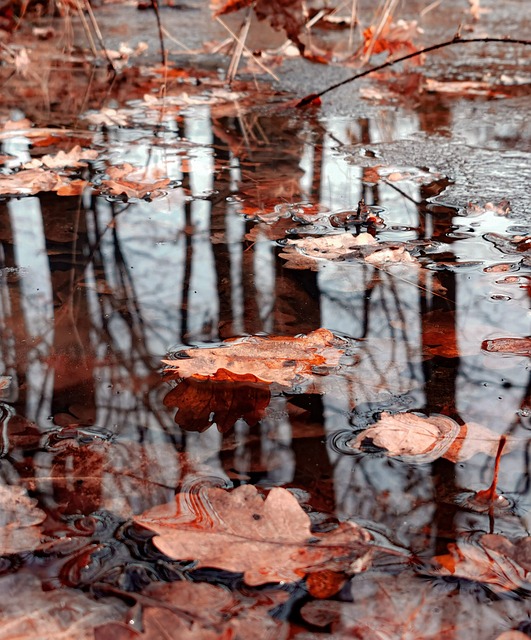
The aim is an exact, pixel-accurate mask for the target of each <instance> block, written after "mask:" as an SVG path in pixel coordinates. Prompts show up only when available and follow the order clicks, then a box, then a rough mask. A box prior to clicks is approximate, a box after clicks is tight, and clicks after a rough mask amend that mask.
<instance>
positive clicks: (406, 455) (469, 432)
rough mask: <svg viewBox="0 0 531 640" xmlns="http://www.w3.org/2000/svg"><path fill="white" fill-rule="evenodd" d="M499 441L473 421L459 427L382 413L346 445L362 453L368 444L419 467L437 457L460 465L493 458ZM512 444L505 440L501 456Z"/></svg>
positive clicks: (438, 418)
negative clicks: (483, 456)
mask: <svg viewBox="0 0 531 640" xmlns="http://www.w3.org/2000/svg"><path fill="white" fill-rule="evenodd" d="M499 442H500V436H499V434H497V433H495V432H494V431H491V430H490V429H487V428H486V427H483V426H482V425H479V424H476V423H473V422H469V423H467V424H464V425H461V426H460V425H458V424H457V423H456V422H455V421H454V420H452V419H451V418H449V417H447V416H443V415H439V414H432V415H430V416H428V417H425V416H420V415H417V414H414V413H407V412H406V413H397V414H390V413H387V412H385V411H384V412H383V413H382V414H381V416H380V419H379V420H378V422H376V423H375V424H373V425H371V426H370V427H369V428H367V429H365V430H364V431H362V432H360V433H359V434H358V435H357V436H356V438H354V439H353V440H351V442H350V446H351V447H352V448H353V449H358V450H361V451H363V449H364V447H365V446H366V445H367V444H368V443H370V444H371V445H376V446H377V447H379V448H381V449H382V450H384V451H385V452H386V453H387V455H389V456H393V457H400V458H401V459H402V460H405V461H408V462H413V463H419V464H421V463H424V462H432V461H433V460H436V459H437V458H446V459H447V460H451V461H452V462H458V461H459V462H460V461H463V460H468V459H470V458H472V457H473V456H475V455H476V454H477V453H484V454H486V455H489V456H495V455H496V451H497V450H498V445H499ZM516 444H517V441H515V440H512V439H508V440H507V445H506V447H505V448H504V451H503V453H504V454H506V453H509V451H511V450H513V449H514V447H515V445H516Z"/></svg>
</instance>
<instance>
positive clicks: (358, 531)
mask: <svg viewBox="0 0 531 640" xmlns="http://www.w3.org/2000/svg"><path fill="white" fill-rule="evenodd" d="M135 522H137V524H140V525H142V526H143V527H146V528H147V529H149V530H151V531H154V532H155V533H156V534H158V535H157V536H156V537H155V538H154V539H153V541H154V543H155V546H156V547H157V548H158V549H159V550H160V551H162V553H164V554H166V555H167V556H169V557H171V558H174V559H178V560H195V561H197V565H198V566H199V567H214V568H218V569H224V570H226V571H234V572H238V573H243V574H244V579H245V582H246V583H247V584H249V585H254V586H256V585H260V584H266V583H267V582H283V581H286V582H294V581H296V580H300V579H301V578H302V577H303V576H304V575H305V574H307V573H309V572H313V571H316V570H320V569H327V568H343V569H347V568H348V567H349V566H350V564H351V563H352V561H353V560H354V559H355V558H358V557H359V556H361V555H364V554H365V553H366V552H367V551H368V549H369V546H368V543H369V541H370V535H369V533H368V532H367V531H365V530H364V529H362V528H361V527H358V526H357V525H355V524H353V523H351V522H349V523H344V524H342V525H340V526H339V527H338V528H337V529H335V530H334V531H331V532H329V533H327V534H312V532H311V529H310V518H309V517H308V515H307V514H306V513H305V512H304V511H303V509H302V507H301V506H300V505H299V503H298V502H297V499H296V498H295V496H293V495H292V494H291V493H290V492H289V491H287V490H286V489H282V488H280V487H275V488H273V489H272V490H271V491H270V492H269V494H268V496H267V497H266V499H265V500H264V499H263V497H262V496H261V495H260V494H259V493H258V490H257V489H256V487H254V486H253V485H242V486H240V487H238V488H237V489H234V491H232V492H228V491H226V490H224V489H219V488H208V489H203V490H201V491H200V492H198V493H196V494H182V493H181V494H178V495H177V496H176V500H175V502H174V503H170V504H168V505H163V506H159V507H155V508H154V509H151V510H149V511H147V512H146V513H144V514H142V515H141V516H137V517H136V518H135Z"/></svg>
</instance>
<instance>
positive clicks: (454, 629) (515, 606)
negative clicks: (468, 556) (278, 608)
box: [301, 571, 530, 640]
mask: <svg viewBox="0 0 531 640" xmlns="http://www.w3.org/2000/svg"><path fill="white" fill-rule="evenodd" d="M350 594H351V599H352V602H340V601H338V600H321V601H314V602H309V603H306V604H305V605H304V606H303V607H302V609H301V615H302V617H303V618H304V620H306V621H307V622H308V623H310V624H312V625H315V626H317V627H319V628H326V631H327V633H326V635H325V634H319V635H317V634H316V635H315V638H316V639H317V638H321V637H322V638H323V639H324V638H328V637H331V638H334V640H335V639H337V640H340V639H341V640H343V639H345V640H346V638H359V639H363V640H384V639H385V640H395V639H396V640H398V639H399V638H400V639H401V640H469V639H470V638H492V637H494V635H493V634H495V633H500V632H501V631H504V630H506V629H507V628H508V627H509V626H512V625H513V624H514V623H515V622H516V621H519V620H525V619H526V618H527V615H528V613H529V611H530V606H529V605H528V604H527V603H526V601H525V600H524V601H522V600H521V599H518V600H509V599H508V600H500V601H494V602H492V601H490V600H489V601H487V602H485V600H481V599H479V598H478V597H477V595H476V594H470V593H467V592H466V591H460V592H459V593H456V591H455V589H451V585H448V588H441V585H439V584H437V583H433V582H430V581H429V580H426V578H425V577H419V576H418V575H415V574H414V573H413V572H409V571H403V572H401V573H400V574H399V575H389V574H386V573H383V572H379V573H374V572H371V575H370V579H369V576H368V575H367V574H360V575H359V576H355V577H354V578H352V580H351V588H350Z"/></svg>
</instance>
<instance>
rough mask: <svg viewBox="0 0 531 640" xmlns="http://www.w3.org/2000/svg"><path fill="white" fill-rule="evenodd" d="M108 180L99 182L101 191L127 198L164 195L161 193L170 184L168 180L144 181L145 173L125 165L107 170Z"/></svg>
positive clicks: (127, 164)
mask: <svg viewBox="0 0 531 640" xmlns="http://www.w3.org/2000/svg"><path fill="white" fill-rule="evenodd" d="M107 175H108V176H109V179H106V180H102V181H101V191H102V192H104V193H109V194H110V195H115V196H121V195H125V196H126V197H127V198H145V197H146V196H149V197H150V198H152V199H153V198H156V197H160V196H163V195H165V192H164V191H162V189H164V188H165V187H167V186H168V185H169V184H170V179H169V178H162V179H154V180H150V179H146V177H145V172H144V170H142V169H137V168H135V167H133V166H132V165H130V164H129V163H127V162H126V163H125V164H123V165H120V166H117V167H109V168H108V169H107Z"/></svg>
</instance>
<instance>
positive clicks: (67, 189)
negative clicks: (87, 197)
mask: <svg viewBox="0 0 531 640" xmlns="http://www.w3.org/2000/svg"><path fill="white" fill-rule="evenodd" d="M88 185H89V183H88V182H87V180H72V181H71V182H69V183H68V184H65V185H62V186H61V187H59V188H58V189H57V191H56V193H57V195H58V196H80V195H81V194H82V193H83V191H85V189H86V188H87V187H88Z"/></svg>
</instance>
